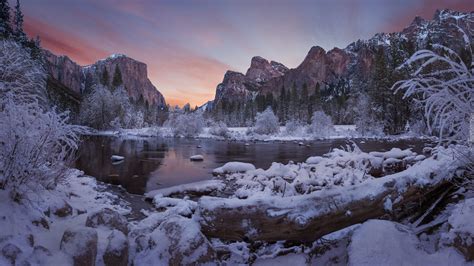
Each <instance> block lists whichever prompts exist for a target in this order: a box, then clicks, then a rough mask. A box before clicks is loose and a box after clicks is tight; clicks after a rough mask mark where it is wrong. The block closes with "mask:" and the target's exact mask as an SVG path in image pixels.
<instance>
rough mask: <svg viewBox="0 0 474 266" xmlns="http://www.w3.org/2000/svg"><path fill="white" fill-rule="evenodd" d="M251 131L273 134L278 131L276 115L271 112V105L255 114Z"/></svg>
mask: <svg viewBox="0 0 474 266" xmlns="http://www.w3.org/2000/svg"><path fill="white" fill-rule="evenodd" d="M253 131H254V132H255V133H257V134H262V135H270V134H275V133H278V132H279V131H280V125H279V122H278V117H276V115H275V114H274V113H273V111H272V108H271V107H268V108H267V109H266V110H265V111H263V112H261V113H258V114H257V116H256V118H255V126H254V128H253Z"/></svg>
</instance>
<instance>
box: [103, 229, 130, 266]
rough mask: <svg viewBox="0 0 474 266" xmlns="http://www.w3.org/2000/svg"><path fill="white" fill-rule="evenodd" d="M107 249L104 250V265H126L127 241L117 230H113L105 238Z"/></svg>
mask: <svg viewBox="0 0 474 266" xmlns="http://www.w3.org/2000/svg"><path fill="white" fill-rule="evenodd" d="M107 242H108V243H107V249H106V250H105V253H104V256H103V257H102V258H103V259H104V264H105V265H111V266H122V265H123V266H126V265H128V239H127V237H126V236H125V235H124V234H123V233H122V232H120V231H118V230H113V231H112V233H110V235H109V236H108V237H107Z"/></svg>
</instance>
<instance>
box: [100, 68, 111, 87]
mask: <svg viewBox="0 0 474 266" xmlns="http://www.w3.org/2000/svg"><path fill="white" fill-rule="evenodd" d="M100 83H102V85H104V86H106V87H108V86H109V72H108V71H107V68H105V67H104V70H103V71H102V77H101V79H100Z"/></svg>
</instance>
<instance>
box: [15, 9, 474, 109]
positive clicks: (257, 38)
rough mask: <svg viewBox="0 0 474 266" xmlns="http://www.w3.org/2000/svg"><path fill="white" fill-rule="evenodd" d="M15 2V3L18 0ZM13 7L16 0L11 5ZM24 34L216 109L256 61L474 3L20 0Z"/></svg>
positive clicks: (286, 60) (287, 56) (290, 61)
mask: <svg viewBox="0 0 474 266" xmlns="http://www.w3.org/2000/svg"><path fill="white" fill-rule="evenodd" d="M15 2H16V1H15ZM10 3H11V6H14V3H13V0H10ZM21 4H22V9H23V12H24V14H25V31H26V32H27V33H28V34H29V35H30V36H36V35H39V36H40V38H41V42H42V46H43V47H45V48H46V49H49V50H51V51H52V52H54V53H56V54H58V55H67V56H68V57H70V58H71V59H73V60H74V61H75V62H77V63H78V64H80V65H88V64H92V63H94V62H96V61H97V60H99V59H102V58H105V57H107V56H109V55H111V54H114V53H122V54H126V55H127V56H129V57H131V58H134V59H136V60H139V61H142V62H144V63H146V64H147V65H148V77H149V78H150V80H151V81H152V83H153V84H154V85H155V87H157V88H158V90H159V91H160V92H161V93H162V94H163V95H164V97H165V100H166V101H167V102H168V103H170V104H172V105H175V104H178V105H183V104H185V103H187V102H189V103H191V105H192V106H195V105H201V104H203V103H205V102H206V101H208V100H212V99H213V98H214V95H215V89H216V86H217V85H218V84H219V83H220V82H221V81H222V79H223V77H224V74H225V72H226V71H227V70H234V71H239V72H243V73H245V71H246V70H247V68H248V67H249V66H250V60H251V58H252V57H253V56H256V55H259V56H262V57H264V58H266V59H268V60H274V61H278V62H281V63H283V64H285V65H286V66H287V67H289V68H295V67H297V66H298V64H299V63H301V61H302V60H303V59H304V57H305V56H306V54H307V52H308V51H309V49H310V48H311V47H312V46H315V45H318V46H321V47H323V48H324V49H326V50H330V49H332V48H334V47H339V48H344V47H346V46H347V45H348V44H349V43H351V42H353V41H356V40H358V39H368V38H370V37H372V36H373V35H374V34H375V33H378V32H394V31H400V30H402V29H403V28H404V27H406V26H408V25H409V24H410V23H411V21H412V20H413V18H414V17H415V16H417V15H418V16H422V17H424V18H427V19H430V18H432V16H433V14H434V12H435V10H436V9H442V8H450V9H454V10H459V11H474V10H473V9H474V8H473V4H472V0H431V1H430V0H398V1H395V0H293V1H291V0H253V1H251V0H241V1H237V0H195V1H191V0H188V1H183V0H166V1H161V0H133V1H132V0H21Z"/></svg>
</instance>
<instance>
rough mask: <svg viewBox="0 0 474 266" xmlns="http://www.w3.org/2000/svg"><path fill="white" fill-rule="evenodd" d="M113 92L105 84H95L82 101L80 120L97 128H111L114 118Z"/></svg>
mask: <svg viewBox="0 0 474 266" xmlns="http://www.w3.org/2000/svg"><path fill="white" fill-rule="evenodd" d="M113 105H114V102H113V96H112V92H111V91H110V90H109V89H107V88H106V87H104V86H95V87H94V88H93V90H92V91H91V93H89V94H88V95H87V96H86V97H85V98H84V100H83V101H82V103H81V107H80V113H79V120H80V122H81V123H82V124H83V125H86V126H90V127H93V128H96V129H105V128H109V125H110V123H111V122H112V121H113V120H114V118H115V114H114V112H113V108H112V107H113Z"/></svg>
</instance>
